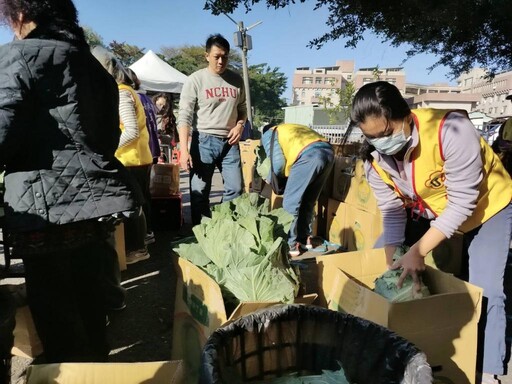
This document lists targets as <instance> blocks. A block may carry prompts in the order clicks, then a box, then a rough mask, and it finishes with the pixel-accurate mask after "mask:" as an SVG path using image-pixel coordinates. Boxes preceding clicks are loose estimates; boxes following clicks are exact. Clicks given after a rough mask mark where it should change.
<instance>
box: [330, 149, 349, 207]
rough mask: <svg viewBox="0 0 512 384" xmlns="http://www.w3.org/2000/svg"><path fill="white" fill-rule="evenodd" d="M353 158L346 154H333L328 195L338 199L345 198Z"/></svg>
mask: <svg viewBox="0 0 512 384" xmlns="http://www.w3.org/2000/svg"><path fill="white" fill-rule="evenodd" d="M354 161H355V159H353V158H352V157H347V156H335V157H334V166H333V171H332V182H331V193H330V197H332V198H333V199H335V200H338V201H345V199H346V198H347V194H348V190H349V188H350V183H351V181H352V176H353V169H354V164H353V162H354Z"/></svg>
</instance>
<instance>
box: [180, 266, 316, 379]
mask: <svg viewBox="0 0 512 384" xmlns="http://www.w3.org/2000/svg"><path fill="white" fill-rule="evenodd" d="M175 265H176V269H177V275H178V280H177V283H176V299H175V305H174V321H173V336H172V355H171V356H172V359H173V360H184V362H185V370H186V375H187V380H188V381H187V382H189V383H197V381H198V379H199V373H200V367H201V365H200V364H201V352H202V348H203V346H204V344H205V343H206V340H207V339H208V337H209V336H210V335H211V334H212V333H213V332H214V331H215V330H216V329H217V328H219V327H220V326H221V325H223V324H225V323H227V322H228V321H231V320H234V319H237V318H239V317H240V316H243V315H246V314H249V313H252V312H254V311H256V310H258V309H261V308H268V307H270V306H273V305H276V304H279V303H276V302H243V303H240V304H239V305H238V306H237V307H236V308H235V309H234V310H229V309H228V308H226V306H225V305H224V299H223V297H222V293H221V289H220V286H219V285H218V284H217V282H216V281H215V280H213V279H212V278H211V277H210V276H208V275H207V274H206V273H205V272H204V271H203V270H202V269H200V268H199V267H197V266H195V265H194V264H192V263H190V262H188V261H187V260H185V259H182V258H179V257H178V258H177V259H176V264H175ZM316 297H317V295H316V294H311V295H307V296H303V297H299V298H298V299H297V300H296V302H298V303H304V304H311V303H313V301H314V300H315V299H316Z"/></svg>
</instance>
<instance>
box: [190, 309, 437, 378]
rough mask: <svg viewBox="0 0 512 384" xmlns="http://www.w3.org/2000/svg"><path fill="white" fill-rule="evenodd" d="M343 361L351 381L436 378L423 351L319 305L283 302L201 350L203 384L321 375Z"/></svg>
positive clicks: (215, 337) (233, 326) (231, 327)
mask: <svg viewBox="0 0 512 384" xmlns="http://www.w3.org/2000/svg"><path fill="white" fill-rule="evenodd" d="M340 365H341V368H343V370H344V373H345V376H346V378H347V379H348V381H349V382H350V383H357V384H379V383H382V384H392V383H397V384H399V383H402V384H405V383H407V384H413V383H414V384H427V383H431V382H432V372H431V369H430V366H429V365H428V363H427V362H426V356H425V354H424V353H422V352H421V351H420V350H419V349H418V348H417V347H416V346H415V345H414V344H412V343H410V342H409V341H407V340H405V339H404V338H402V337H400V336H398V335H397V334H395V333H393V332H391V331H390V330H388V329H386V328H384V327H382V326H380V325H377V324H375V323H372V322H370V321H367V320H364V319H361V318H358V317H355V316H351V315H347V314H343V313H341V312H336V311H331V310H328V309H324V308H320V307H316V306H303V305H282V306H281V305H280V306H274V307H271V308H268V309H264V310H261V311H257V312H254V313H252V314H250V315H248V316H244V317H241V318H240V319H238V320H236V321H234V322H232V323H230V324H228V325H225V326H223V327H221V328H219V329H218V330H216V331H215V332H214V333H213V334H212V335H211V336H210V337H209V339H208V341H207V343H206V345H205V346H204V349H203V354H202V361H201V379H200V383H201V384H220V383H227V384H230V383H251V382H264V381H269V380H271V379H274V378H277V377H283V376H287V375H290V374H293V373H297V374H298V375H299V376H309V375H319V374H322V372H323V370H328V371H338V370H339V369H340Z"/></svg>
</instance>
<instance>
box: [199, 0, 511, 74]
mask: <svg viewBox="0 0 512 384" xmlns="http://www.w3.org/2000/svg"><path fill="white" fill-rule="evenodd" d="M260 2H261V3H266V5H267V7H268V8H275V9H278V8H283V7H286V6H289V5H291V4H295V3H297V2H300V3H304V2H305V0H207V1H206V4H205V6H204V8H205V9H207V10H210V11H211V12H212V13H213V14H216V15H218V14H220V13H232V12H233V11H234V10H235V9H236V8H238V7H239V6H243V7H245V10H246V12H249V11H250V10H251V7H252V6H253V5H255V4H257V3H260ZM323 7H326V8H327V9H328V11H329V16H328V19H327V20H326V25H327V27H328V28H329V29H330V31H329V32H327V33H325V34H323V35H321V36H317V37H314V36H312V40H311V41H310V44H309V46H310V47H312V48H317V49H319V48H321V47H322V46H323V45H324V44H325V43H326V42H328V41H331V40H336V39H339V38H346V39H348V40H347V42H346V44H345V46H346V47H352V48H355V47H356V46H357V43H358V42H359V41H360V40H362V38H363V33H364V32H365V31H367V30H371V31H373V32H374V33H376V34H377V35H378V36H379V37H381V38H382V39H383V41H387V42H389V43H390V44H391V45H392V46H399V45H401V44H409V45H410V46H411V48H410V49H409V50H408V51H407V57H406V58H404V61H405V60H406V59H407V58H410V57H412V56H414V55H416V54H419V53H430V54H434V55H436V57H437V59H438V61H437V62H436V63H435V64H434V65H433V66H432V67H429V68H428V69H429V70H430V69H433V68H435V67H436V66H439V65H445V66H447V67H448V68H450V75H451V76H452V77H453V78H456V77H458V76H459V75H460V74H462V73H463V72H466V71H469V70H470V69H472V68H473V67H475V66H480V67H483V68H485V69H486V70H487V71H488V72H489V74H490V75H491V76H492V75H494V74H495V73H497V72H499V71H502V70H508V69H510V68H511V67H512V39H511V38H510V37H511V36H512V21H511V15H512V1H510V0H479V1H476V0H456V1H455V0H430V1H425V0H408V1H406V2H404V1H398V0H389V1H375V0H357V1H355V0H316V3H315V10H318V9H320V8H323Z"/></svg>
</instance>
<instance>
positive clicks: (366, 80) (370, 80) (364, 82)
mask: <svg viewBox="0 0 512 384" xmlns="http://www.w3.org/2000/svg"><path fill="white" fill-rule="evenodd" d="M368 83H373V79H372V78H371V77H365V78H363V85H364V84H368Z"/></svg>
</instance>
